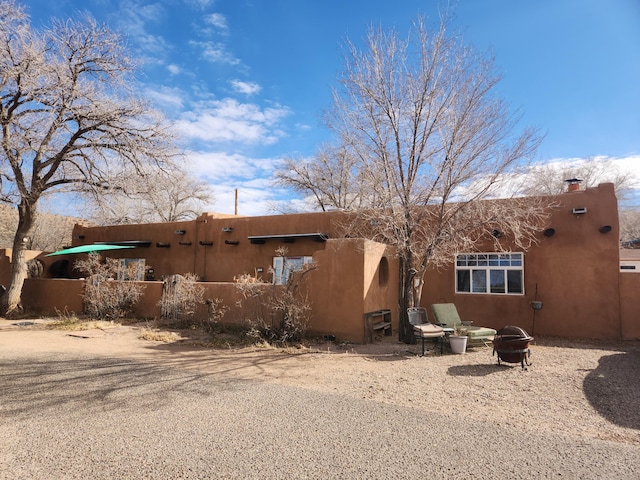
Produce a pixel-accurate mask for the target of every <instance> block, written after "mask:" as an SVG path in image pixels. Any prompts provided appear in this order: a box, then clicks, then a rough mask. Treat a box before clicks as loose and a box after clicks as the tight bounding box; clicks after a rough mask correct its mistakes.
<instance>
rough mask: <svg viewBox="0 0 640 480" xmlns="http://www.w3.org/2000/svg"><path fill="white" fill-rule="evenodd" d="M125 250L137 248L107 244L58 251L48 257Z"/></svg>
mask: <svg viewBox="0 0 640 480" xmlns="http://www.w3.org/2000/svg"><path fill="white" fill-rule="evenodd" d="M124 248H135V247H133V246H131V245H107V244H93V245H79V246H77V247H71V248H65V249H64V250H58V251H57V252H53V253H50V254H48V255H46V256H47V257H52V256H53V255H67V254H72V253H95V252H102V251H103V250H122V249H124Z"/></svg>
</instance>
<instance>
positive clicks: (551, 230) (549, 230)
mask: <svg viewBox="0 0 640 480" xmlns="http://www.w3.org/2000/svg"><path fill="white" fill-rule="evenodd" d="M555 234H556V229H555V228H547V229H546V230H545V231H544V232H543V235H544V236H545V237H553V236H554V235H555Z"/></svg>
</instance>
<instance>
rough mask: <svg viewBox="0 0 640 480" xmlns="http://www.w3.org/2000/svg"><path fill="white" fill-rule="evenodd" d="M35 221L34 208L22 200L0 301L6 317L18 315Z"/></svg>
mask: <svg viewBox="0 0 640 480" xmlns="http://www.w3.org/2000/svg"><path fill="white" fill-rule="evenodd" d="M34 220H35V208H34V206H33V205H31V204H30V203H29V202H28V201H27V200H24V199H23V200H22V201H21V202H20V205H19V206H18V228H17V229H16V234H15V237H14V238H13V250H12V252H11V280H10V282H9V286H8V287H7V291H6V292H5V293H4V295H3V296H2V299H1V301H0V311H1V312H2V313H3V314H4V315H6V316H11V315H12V314H17V313H20V311H21V310H22V305H21V304H20V298H21V296H22V286H23V285H24V281H25V279H26V278H27V260H26V257H25V252H26V250H27V243H28V241H29V234H30V232H31V230H32V228H33V224H34Z"/></svg>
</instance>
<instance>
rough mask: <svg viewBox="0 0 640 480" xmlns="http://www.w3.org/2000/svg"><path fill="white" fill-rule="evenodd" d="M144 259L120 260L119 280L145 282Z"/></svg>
mask: <svg viewBox="0 0 640 480" xmlns="http://www.w3.org/2000/svg"><path fill="white" fill-rule="evenodd" d="M144 266H145V259H144V258H120V259H118V280H135V281H138V282H141V281H142V280H144Z"/></svg>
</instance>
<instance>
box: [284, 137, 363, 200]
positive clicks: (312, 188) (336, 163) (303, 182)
mask: <svg viewBox="0 0 640 480" xmlns="http://www.w3.org/2000/svg"><path fill="white" fill-rule="evenodd" d="M356 164H357V159H356V158H355V157H354V156H353V155H352V152H351V151H350V150H349V149H348V148H345V147H331V146H329V145H325V146H323V147H321V148H320V149H319V150H318V153H317V154H316V156H315V157H314V158H312V159H294V158H287V159H285V160H284V161H283V163H282V165H281V166H280V168H279V169H278V170H277V171H276V173H275V178H276V185H279V186H283V187H288V188H290V189H291V190H293V191H294V192H297V193H299V194H302V195H305V196H309V197H310V198H309V199H308V203H309V204H310V206H311V207H312V208H319V209H320V210H322V211H323V212H326V211H328V210H335V209H338V210H353V209H357V208H362V207H364V206H368V202H369V200H370V192H369V191H368V190H367V185H368V184H367V182H366V181H364V179H363V178H362V177H360V176H359V175H358V171H357V169H356Z"/></svg>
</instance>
